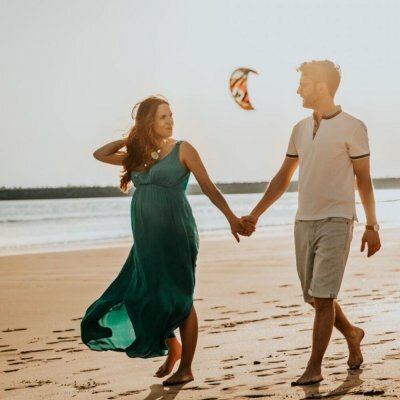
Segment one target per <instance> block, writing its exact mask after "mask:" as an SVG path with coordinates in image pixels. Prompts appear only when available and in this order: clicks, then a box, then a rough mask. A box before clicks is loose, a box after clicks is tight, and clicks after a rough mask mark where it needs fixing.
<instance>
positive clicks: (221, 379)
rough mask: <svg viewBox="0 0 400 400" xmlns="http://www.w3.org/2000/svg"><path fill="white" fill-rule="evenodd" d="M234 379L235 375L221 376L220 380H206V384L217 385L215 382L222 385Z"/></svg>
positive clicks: (216, 378) (215, 378)
mask: <svg viewBox="0 0 400 400" xmlns="http://www.w3.org/2000/svg"><path fill="white" fill-rule="evenodd" d="M234 377H235V375H233V374H226V375H223V376H221V377H219V378H218V377H214V378H206V379H204V382H205V383H215V382H219V383H221V382H223V381H228V380H230V379H233V378H234Z"/></svg>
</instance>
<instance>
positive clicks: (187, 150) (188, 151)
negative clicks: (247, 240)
mask: <svg viewBox="0 0 400 400" xmlns="http://www.w3.org/2000/svg"><path fill="white" fill-rule="evenodd" d="M181 159H182V162H183V164H184V165H185V166H186V168H187V169H188V170H189V171H191V172H193V175H194V176H195V178H196V180H197V182H198V183H199V185H200V188H201V190H202V192H203V193H204V194H205V195H206V196H207V197H208V198H209V199H210V200H211V202H212V203H213V204H214V205H215V206H216V207H217V208H218V209H219V210H221V212H222V213H223V214H224V215H225V217H226V219H227V220H228V222H229V224H230V225H231V231H232V234H233V236H234V237H235V239H236V240H237V241H238V242H239V241H240V240H239V236H238V233H242V226H241V224H240V220H239V218H237V217H236V215H235V214H234V213H233V212H232V210H231V209H230V207H229V205H228V203H227V202H226V200H225V198H224V196H223V195H222V193H221V192H220V191H219V189H218V188H217V187H216V186H215V185H214V183H213V182H212V181H211V179H210V177H209V176H208V173H207V170H206V168H205V167H204V164H203V162H202V161H201V158H200V156H199V153H198V152H197V151H196V149H195V148H194V147H193V146H192V145H191V144H189V143H187V142H183V143H182V145H181Z"/></svg>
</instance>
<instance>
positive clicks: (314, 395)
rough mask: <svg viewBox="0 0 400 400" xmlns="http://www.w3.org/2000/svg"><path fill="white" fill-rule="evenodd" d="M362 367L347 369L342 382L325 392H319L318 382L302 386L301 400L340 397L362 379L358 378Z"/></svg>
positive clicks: (336, 398) (361, 381)
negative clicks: (302, 394) (302, 395)
mask: <svg viewBox="0 0 400 400" xmlns="http://www.w3.org/2000/svg"><path fill="white" fill-rule="evenodd" d="M362 372H363V370H362V369H357V370H354V371H353V370H347V376H346V379H345V380H344V382H343V383H341V384H340V385H339V386H338V387H336V388H335V389H333V390H330V391H329V392H327V393H323V392H320V390H319V389H320V384H319V383H318V384H316V385H312V386H303V387H302V389H303V390H304V395H305V396H304V397H303V400H306V399H307V400H308V399H323V398H334V399H335V400H338V399H341V398H342V397H343V396H344V395H345V394H347V393H349V392H350V390H351V389H353V388H355V387H356V386H360V385H361V384H362V383H363V382H364V381H363V380H362V379H361V378H360V375H361V374H362Z"/></svg>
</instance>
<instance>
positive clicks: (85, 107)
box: [0, 0, 400, 188]
mask: <svg viewBox="0 0 400 400" xmlns="http://www.w3.org/2000/svg"><path fill="white" fill-rule="evenodd" d="M399 15H400V4H399V2H398V1H397V0H383V1H379V2H378V1H375V0H374V1H368V0H336V1H334V2H333V1H327V0H315V1H314V0H276V1H275V0H247V1H237V0H168V1H165V0H141V1H137V0H129V1H122V0H120V1H119V0H116V1H112V2H111V1H109V0H107V1H105V0H79V1H78V0H68V1H67V0H39V1H31V0H0V29H1V35H0V51H1V53H0V54H1V63H0V69H1V70H0V72H1V73H0V120H1V131H0V135H1V142H2V145H1V146H0V187H9V188H11V187H54V186H67V185H85V186H86V185H101V186H105V185H116V186H117V185H118V181H119V172H120V168H119V167H117V166H111V165H107V164H103V163H100V162H98V161H96V160H95V159H94V158H93V156H92V153H93V151H94V150H95V149H96V148H98V147H100V146H101V145H103V144H104V143H106V142H109V141H113V140H117V139H119V138H121V137H122V135H123V134H124V133H125V132H127V131H128V130H129V128H130V126H131V125H132V120H131V117H130V114H131V109H132V107H133V106H134V105H135V104H136V103H137V102H138V101H140V100H142V99H143V98H145V97H147V96H149V95H152V94H158V93H160V94H163V95H164V96H166V97H167V98H168V99H169V101H170V104H171V108H172V111H173V113H174V118H175V128H174V137H175V138H176V139H179V140H186V141H188V142H190V143H191V144H192V145H193V146H194V147H195V148H196V149H197V150H198V152H199V153H200V155H201V158H202V159H203V162H204V164H205V166H206V168H207V170H208V172H209V175H210V176H211V178H212V179H213V180H214V181H215V182H234V181H235V182H244V181H247V182H251V181H264V180H270V179H271V178H272V177H273V176H274V174H275V173H276V172H277V170H278V168H279V167H280V165H281V163H282V161H283V159H284V156H285V152H286V148H287V143H288V140H289V137H290V133H291V130H292V127H293V125H294V124H296V123H297V122H298V121H299V120H300V119H303V118H305V117H307V116H309V115H310V114H311V112H310V110H307V109H304V108H302V105H301V104H302V103H301V100H300V98H299V97H298V95H297V94H296V90H297V85H298V80H299V74H298V72H296V68H297V67H298V66H299V64H301V63H302V62H303V61H309V60H313V59H315V60H319V59H330V60H332V61H334V62H336V63H337V64H339V65H340V67H341V70H342V82H341V85H340V88H339V90H338V93H337V96H336V103H337V104H340V105H341V106H342V108H343V110H344V111H346V112H348V113H350V114H352V115H354V116H355V117H357V118H359V119H361V120H362V121H364V123H365V124H366V125H367V127H368V134H369V140H370V147H371V172H372V177H373V178H379V177H400V163H399V161H398V158H399V157H398V151H399V150H398V148H399V146H400V121H399V119H398V115H397V113H398V112H399V110H400V100H399V93H400V72H399V71H400V51H399V50H398V49H399V39H400V24H398V16H399ZM239 67H248V68H252V69H254V70H256V71H257V72H258V75H251V76H250V77H249V82H248V90H249V96H250V100H251V102H252V104H253V106H254V107H255V110H254V111H245V110H243V109H241V108H240V107H239V106H238V105H237V104H235V102H234V101H233V99H232V98H231V95H230V91H229V77H230V74H231V72H232V71H233V70H235V69H236V68H239Z"/></svg>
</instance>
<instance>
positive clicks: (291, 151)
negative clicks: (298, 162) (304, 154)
mask: <svg viewBox="0 0 400 400" xmlns="http://www.w3.org/2000/svg"><path fill="white" fill-rule="evenodd" d="M294 133H295V128H293V130H292V134H291V135H290V140H289V144H288V147H287V151H286V157H289V158H299V153H298V152H297V149H296V145H295V141H294Z"/></svg>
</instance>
